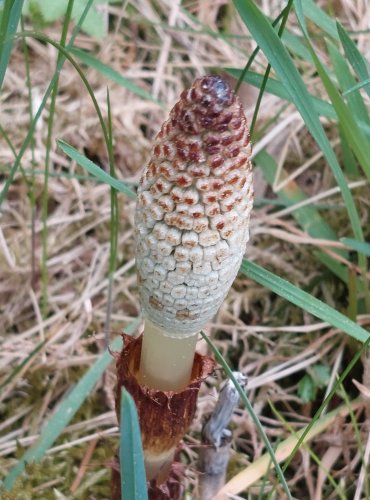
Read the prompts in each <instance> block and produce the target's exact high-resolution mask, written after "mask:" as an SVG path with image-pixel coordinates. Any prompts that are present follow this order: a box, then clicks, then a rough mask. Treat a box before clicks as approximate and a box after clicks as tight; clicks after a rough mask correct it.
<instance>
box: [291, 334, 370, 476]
mask: <svg viewBox="0 0 370 500" xmlns="http://www.w3.org/2000/svg"><path fill="white" fill-rule="evenodd" d="M369 342H370V336H369V337H368V338H367V340H366V341H365V342H364V345H363V346H362V347H361V349H359V350H358V351H357V352H356V353H355V355H354V356H353V358H352V359H351V361H350V362H349V363H348V365H347V366H346V368H345V369H344V370H343V372H342V373H341V375H340V377H338V380H337V381H336V382H335V384H334V386H333V388H332V390H331V391H330V392H329V394H328V395H327V396H326V397H325V399H324V401H323V402H322V403H321V405H320V407H319V408H318V410H317V411H316V413H315V415H314V416H313V418H312V420H311V422H310V423H309V424H308V425H307V427H306V428H305V430H304V432H303V433H302V434H301V436H300V438H299V440H298V441H297V444H296V445H295V447H294V449H293V451H292V452H291V454H290V455H289V458H288V459H287V461H286V462H285V464H284V467H283V470H284V471H285V470H286V469H287V468H288V466H289V464H290V463H291V461H292V460H293V458H294V457H295V454H296V453H297V451H298V450H299V448H300V446H301V444H302V442H303V440H304V439H305V437H306V436H307V434H308V433H309V432H310V430H311V429H312V427H313V426H314V425H315V423H316V422H317V421H318V420H319V418H320V417H321V414H322V412H323V411H324V409H325V408H326V407H327V405H328V404H329V403H330V401H331V400H332V398H333V396H334V395H335V393H336V392H337V389H338V387H339V386H340V385H341V384H342V383H343V381H344V380H345V379H346V378H347V376H348V375H349V374H350V373H351V371H352V370H353V368H354V366H355V365H356V364H357V363H358V362H359V360H360V359H361V357H362V355H363V353H364V352H365V351H366V350H367V348H368V346H369Z"/></svg>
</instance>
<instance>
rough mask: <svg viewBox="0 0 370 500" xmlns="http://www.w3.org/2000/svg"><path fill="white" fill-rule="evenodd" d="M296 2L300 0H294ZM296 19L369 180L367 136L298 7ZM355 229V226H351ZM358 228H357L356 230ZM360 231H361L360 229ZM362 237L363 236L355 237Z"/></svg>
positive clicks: (369, 161)
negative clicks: (319, 55)
mask: <svg viewBox="0 0 370 500" xmlns="http://www.w3.org/2000/svg"><path fill="white" fill-rule="evenodd" d="M296 2H297V4H299V3H300V0H296ZM296 12H297V19H298V22H299V23H300V26H301V29H302V31H303V33H304V34H305V37H306V41H307V45H308V48H309V50H310V52H311V55H312V59H313V61H314V64H315V67H316V70H317V72H318V74H319V76H320V79H321V81H322V83H323V84H324V86H325V89H326V92H327V93H328V95H329V97H330V100H331V102H332V105H333V107H334V109H335V112H336V113H337V116H338V119H339V122H340V124H341V130H342V132H343V134H344V135H345V137H346V139H347V142H348V144H350V146H351V148H352V150H353V152H354V154H355V155H356V157H357V159H358V161H359V163H360V165H361V167H362V169H363V171H364V173H365V175H366V176H367V178H368V179H369V180H370V144H369V141H368V140H367V138H366V137H365V136H364V134H363V132H362V130H361V129H360V127H359V126H358V124H357V122H356V120H355V118H354V116H353V114H352V113H351V111H350V109H349V108H348V106H347V105H346V104H345V102H344V101H343V99H342V97H341V96H340V94H339V92H338V90H337V89H336V87H335V85H334V84H333V82H332V81H331V79H330V77H329V75H328V74H327V72H326V70H325V68H324V66H323V65H322V64H321V61H320V60H319V58H318V57H317V55H316V52H315V49H314V47H313V45H312V44H311V41H310V39H309V35H308V32H307V29H306V26H305V21H304V18H302V17H301V14H300V12H299V9H297V10H296ZM353 229H354V230H355V227H353ZM358 229H359V228H357V231H358ZM361 232H362V231H361ZM357 239H361V240H362V239H363V238H357Z"/></svg>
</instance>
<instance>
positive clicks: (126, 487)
mask: <svg viewBox="0 0 370 500" xmlns="http://www.w3.org/2000/svg"><path fill="white" fill-rule="evenodd" d="M119 463H120V470H121V491H122V499H123V498H125V499H126V498H127V499H130V500H147V498H148V492H147V487H146V476H145V467H144V455H143V447H142V444H141V434H140V426H139V420H138V416H137V411H136V406H135V403H134V400H133V399H132V397H131V396H130V394H129V393H128V392H127V391H126V390H125V389H124V388H122V392H121V409H120V446H119Z"/></svg>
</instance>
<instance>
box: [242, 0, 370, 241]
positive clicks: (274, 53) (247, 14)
mask: <svg viewBox="0 0 370 500" xmlns="http://www.w3.org/2000/svg"><path fill="white" fill-rule="evenodd" d="M234 4H235V5H236V7H237V9H238V11H239V13H240V15H241V17H242V19H243V22H244V24H245V25H246V26H247V27H248V29H249V31H250V32H251V34H252V36H253V38H254V39H255V41H256V42H257V43H258V44H259V46H260V47H261V49H262V50H263V52H264V54H265V55H266V57H267V59H268V60H269V63H270V64H271V66H272V67H273V68H274V70H275V72H276V74H277V76H278V77H279V78H280V81H281V83H282V84H283V85H284V86H285V87H286V90H287V91H288V93H289V95H290V96H291V99H292V101H293V102H294V104H295V106H296V107H297V110H298V111H299V112H300V114H301V116H302V118H303V120H304V122H305V124H306V127H307V129H308V130H309V131H310V133H311V134H312V136H313V138H314V139H315V141H316V142H317V144H318V146H319V147H320V149H321V151H322V152H323V155H324V157H325V158H326V159H327V161H328V163H329V165H330V167H331V169H332V172H333V175H334V178H335V180H336V182H337V184H338V186H339V188H340V190H341V193H342V196H343V199H344V201H345V205H346V208H347V211H348V215H349V218H350V220H351V225H352V230H353V232H354V234H355V238H356V239H359V240H363V234H362V228H361V222H360V218H359V215H358V213H357V209H356V205H355V203H354V201H353V198H352V194H351V192H350V190H349V188H348V186H347V181H346V179H345V177H344V175H343V172H342V170H341V168H340V166H339V163H338V160H337V158H336V156H335V153H334V151H333V149H332V147H331V145H330V142H329V140H328V138H327V137H326V135H325V132H324V129H323V126H322V124H321V122H320V120H319V117H318V115H317V113H316V112H315V110H314V108H313V105H312V99H311V96H310V94H309V92H308V91H307V88H306V86H305V84H304V82H303V80H302V78H301V76H300V74H299V73H298V70H297V68H296V67H295V66H294V64H293V62H292V60H291V58H290V56H289V54H288V52H287V50H286V49H285V47H284V45H283V43H282V41H281V40H280V38H279V37H278V36H277V34H276V33H275V31H274V29H273V28H272V27H271V25H270V23H269V22H268V20H267V19H266V17H265V16H264V15H263V14H262V12H261V11H260V10H259V8H258V7H257V6H256V5H255V3H254V2H253V1H252V0H234Z"/></svg>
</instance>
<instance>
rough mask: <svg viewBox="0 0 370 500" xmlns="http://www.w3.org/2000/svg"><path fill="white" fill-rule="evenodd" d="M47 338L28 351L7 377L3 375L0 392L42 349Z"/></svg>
mask: <svg viewBox="0 0 370 500" xmlns="http://www.w3.org/2000/svg"><path fill="white" fill-rule="evenodd" d="M47 341H48V340H47V339H45V340H43V341H42V342H40V343H39V344H37V346H36V347H35V348H34V349H33V350H32V351H31V352H30V353H29V355H28V356H27V357H26V358H25V359H24V360H23V361H22V362H21V363H20V364H19V365H18V366H16V367H15V368H14V369H13V370H12V371H11V372H10V373H9V375H8V376H7V377H5V379H4V381H3V382H1V383H0V392H1V391H2V390H3V389H4V388H5V387H6V386H7V385H8V384H9V383H10V382H11V381H12V380H13V379H14V378H15V377H16V376H17V375H18V373H20V372H21V371H22V369H23V368H24V367H25V366H27V365H28V364H30V362H31V361H32V359H33V358H34V357H35V356H36V355H37V354H38V353H39V352H40V351H41V350H42V348H43V347H44V346H45V344H46V343H47ZM1 399H3V395H1Z"/></svg>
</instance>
